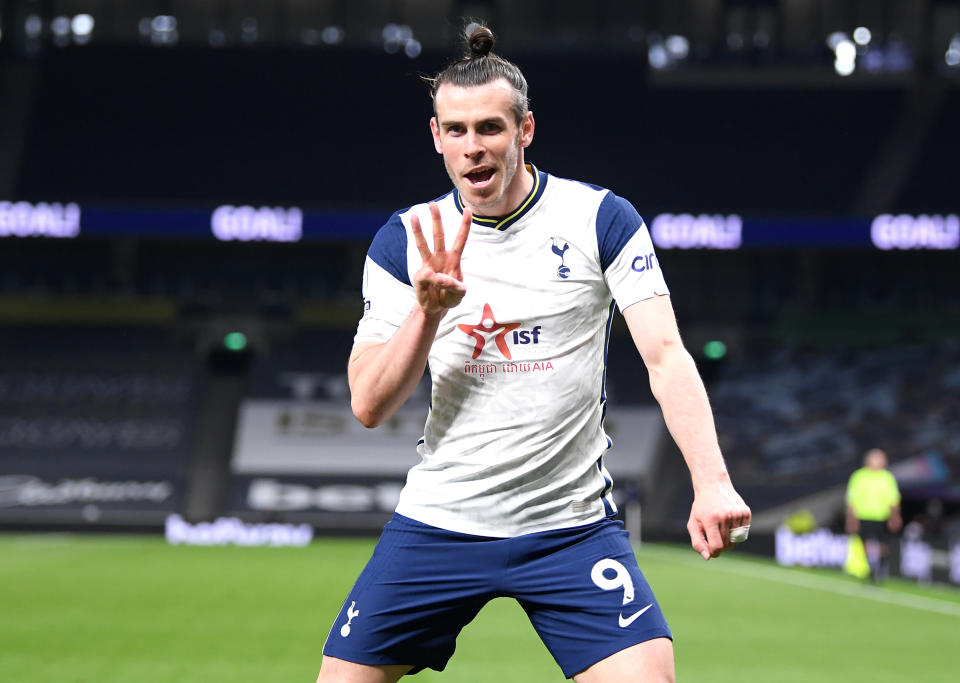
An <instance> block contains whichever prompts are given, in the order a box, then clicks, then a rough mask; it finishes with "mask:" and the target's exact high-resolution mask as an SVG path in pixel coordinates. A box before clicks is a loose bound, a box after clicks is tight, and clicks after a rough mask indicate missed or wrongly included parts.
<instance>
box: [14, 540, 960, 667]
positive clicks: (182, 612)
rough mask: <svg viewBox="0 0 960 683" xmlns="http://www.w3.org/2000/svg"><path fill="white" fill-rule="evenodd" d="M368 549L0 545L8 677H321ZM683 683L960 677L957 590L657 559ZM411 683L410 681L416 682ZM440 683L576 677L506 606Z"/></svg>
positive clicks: (650, 573)
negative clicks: (331, 634) (331, 636)
mask: <svg viewBox="0 0 960 683" xmlns="http://www.w3.org/2000/svg"><path fill="white" fill-rule="evenodd" d="M372 543H373V542H372V541H371V540H359V539H351V540H332V539H320V540H317V541H315V542H314V543H313V544H311V545H310V546H309V547H307V548H302V549H272V548H259V549H258V548H235V547H219V548H196V547H180V546H178V547H171V546H168V545H166V544H165V543H164V542H163V541H162V539H160V538H159V537H147V536H144V537H133V536H67V535H46V536H41V535H0V681H3V682H4V683H20V682H24V683H46V682H48V681H49V682H51V683H52V682H56V683H73V682H81V681H82V682H89V683H110V682H114V681H116V682H121V681H122V682H124V683H127V682H130V681H151V682H153V683H156V682H162V681H171V682H173V681H176V682H177V683H188V682H192V681H196V682H198V683H200V682H202V683H211V682H219V681H224V682H229V683H241V682H244V681H251V682H253V681H257V682H258V683H264V682H269V683H274V682H286V681H307V682H311V681H314V680H315V678H316V673H317V669H318V667H319V664H320V656H321V655H320V649H321V647H322V645H323V641H324V638H325V637H326V634H327V630H328V629H329V627H330V624H331V622H332V620H333V618H334V616H335V615H336V613H337V611H338V610H339V608H340V606H341V603H342V601H343V599H344V597H345V595H346V592H347V590H348V589H349V587H350V586H351V584H352V582H353V580H354V578H355V577H356V575H357V574H358V573H359V571H360V569H361V567H362V566H363V564H364V562H365V561H366V560H367V558H368V557H369V555H370V552H371V548H372ZM638 555H639V558H640V565H641V567H642V568H643V570H644V573H645V574H646V575H647V577H648V579H649V580H650V582H651V583H652V584H653V587H654V590H655V591H656V593H657V596H658V597H659V599H660V602H661V603H662V605H663V607H664V610H665V612H666V614H667V618H668V619H669V621H670V624H671V626H672V627H673V630H674V635H675V637H676V641H675V648H676V657H677V674H678V680H680V681H709V682H710V683H723V682H725V681H730V682H731V683H733V682H736V683H752V682H755V681H756V682H764V683H770V682H781V681H782V682H793V681H796V682H798V683H799V682H801V681H803V682H804V683H807V682H809V681H817V682H818V683H832V682H837V683H841V682H842V683H850V682H851V681H854V682H855V681H865V682H867V681H869V682H870V683H884V682H886V681H889V682H891V683H893V682H894V681H896V682H898V683H900V682H902V681H911V682H920V683H922V682H925V681H931V682H932V681H955V680H960V678H958V677H960V658H958V648H960V590H956V589H951V588H947V587H943V588H937V587H931V588H920V587H916V586H913V585H911V584H907V583H905V582H901V581H890V582H888V583H887V584H886V585H885V586H884V587H883V588H880V589H875V588H871V587H868V586H861V585H859V584H858V583H856V582H853V581H847V580H845V579H843V578H842V577H841V576H840V575H838V574H837V573H835V572H827V571H809V570H808V571H804V570H793V569H783V568H779V567H776V566H775V565H773V564H772V563H771V562H769V561H765V560H762V559H750V558H748V557H747V556H746V555H744V554H740V555H739V556H736V555H734V556H732V557H729V558H728V557H723V558H720V559H719V560H712V561H710V562H709V563H707V562H703V561H702V560H701V559H700V558H699V557H698V556H697V555H696V554H695V553H693V551H691V550H689V549H684V550H681V549H677V548H670V547H662V546H644V547H643V548H641V549H640V551H639V553H638ZM405 680H406V679H405ZM410 680H412V681H420V682H421V683H424V682H430V681H451V682H454V681H456V682H464V683H473V682H484V683H512V682H517V683H538V682H540V681H560V680H563V677H562V675H561V674H560V671H559V669H558V668H557V667H556V665H555V664H554V663H553V660H552V659H551V658H550V657H549V655H548V654H547V652H546V650H545V648H544V647H543V646H542V645H541V643H540V641H539V640H538V639H537V636H536V634H535V633H534V631H533V629H532V628H531V626H530V625H529V623H528V622H527V620H526V617H525V616H524V614H523V612H522V611H521V610H520V608H519V607H518V606H517V605H516V604H515V603H513V602H512V601H508V600H502V599H501V600H495V601H494V602H492V603H490V604H489V605H488V606H487V607H486V608H485V609H484V610H483V611H482V612H481V613H480V616H479V617H478V618H477V620H476V621H474V622H473V623H472V624H471V625H470V626H468V627H467V629H466V630H465V631H464V632H463V634H462V635H461V637H460V640H459V644H458V648H457V654H456V655H454V658H453V660H452V661H451V663H450V664H449V666H448V667H447V670H446V671H445V672H444V673H442V674H440V673H437V672H433V671H428V672H424V673H421V674H419V675H418V676H416V677H412V678H410Z"/></svg>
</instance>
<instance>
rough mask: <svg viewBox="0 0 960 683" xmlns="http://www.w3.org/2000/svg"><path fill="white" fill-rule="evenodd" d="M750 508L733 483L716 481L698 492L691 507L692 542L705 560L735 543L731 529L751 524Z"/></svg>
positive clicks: (689, 526) (688, 528) (689, 523)
mask: <svg viewBox="0 0 960 683" xmlns="http://www.w3.org/2000/svg"><path fill="white" fill-rule="evenodd" d="M750 519H751V513H750V508H749V507H747V504H746V503H744V502H743V498H741V497H740V494H739V493H737V492H736V491H735V490H734V488H733V485H732V484H729V483H725V484H715V485H713V486H711V487H709V488H707V489H704V490H702V491H700V492H699V493H697V494H696V495H695V496H694V499H693V507H692V508H691V509H690V519H689V520H688V521H687V531H688V532H690V544H691V545H692V546H693V549H694V550H696V551H697V552H698V553H700V555H701V556H702V557H703V559H705V560H709V559H710V558H711V557H717V556H718V555H719V554H720V553H722V552H723V551H724V550H729V549H730V548H732V547H733V546H734V544H733V543H731V542H730V530H731V529H735V528H736V527H739V526H748V525H749V524H750Z"/></svg>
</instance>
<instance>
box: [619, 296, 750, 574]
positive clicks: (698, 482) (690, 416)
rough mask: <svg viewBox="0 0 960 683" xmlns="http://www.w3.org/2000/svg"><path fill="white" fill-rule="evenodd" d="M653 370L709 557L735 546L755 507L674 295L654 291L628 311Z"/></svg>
mask: <svg viewBox="0 0 960 683" xmlns="http://www.w3.org/2000/svg"><path fill="white" fill-rule="evenodd" d="M623 316H624V318H626V321H627V326H628V327H629V328H630V334H631V336H632V337H633V341H634V343H635V344H636V346H637V350H638V351H639V352H640V355H641V356H642V358H643V362H644V364H645V365H646V367H647V371H648V372H649V373H650V388H651V389H652V391H653V395H654V397H655V398H656V399H657V402H658V403H659V404H660V408H661V410H662V411H663V418H664V421H665V422H666V424H667V428H668V429H669V430H670V434H671V436H673V439H674V441H676V443H677V446H678V447H679V448H680V451H681V452H682V453H683V457H684V460H685V461H686V463H687V467H688V468H689V470H690V477H691V480H692V482H693V491H694V502H693V508H692V509H691V511H690V519H689V520H688V522H687V531H688V532H689V533H690V540H691V544H692V546H693V548H694V550H696V551H697V552H699V553H700V554H701V555H702V556H703V557H704V559H709V558H710V557H716V556H717V555H719V554H720V553H721V552H722V551H723V550H725V549H727V548H730V547H731V545H732V544H731V543H730V529H732V528H735V527H739V526H746V525H748V524H750V508H748V507H747V505H746V504H745V503H744V502H743V499H742V498H741V497H740V495H739V494H738V493H737V492H736V491H735V490H734V488H733V484H732V483H731V481H730V476H729V474H728V473H727V467H726V464H725V463H724V461H723V455H722V454H721V453H720V445H719V443H718V442H717V431H716V427H715V426H714V421H713V412H712V411H711V409H710V402H709V400H708V398H707V392H706V389H705V388H704V385H703V380H702V379H701V378H700V373H699V372H698V371H697V366H696V364H695V363H694V361H693V358H692V357H691V356H690V354H689V353H688V352H687V350H686V349H685V348H684V346H683V342H682V341H681V339H680V332H679V330H678V329H677V322H676V318H675V316H674V313H673V306H672V305H671V303H670V297H669V296H654V297H652V298H650V299H645V300H643V301H640V302H637V303H635V304H633V305H631V306H628V307H627V308H626V310H624V311H623Z"/></svg>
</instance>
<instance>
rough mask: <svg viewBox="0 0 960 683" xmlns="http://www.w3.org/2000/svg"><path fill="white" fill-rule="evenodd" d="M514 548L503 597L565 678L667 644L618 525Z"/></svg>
mask: <svg viewBox="0 0 960 683" xmlns="http://www.w3.org/2000/svg"><path fill="white" fill-rule="evenodd" d="M514 542H515V547H514V548H513V552H512V553H511V568H510V570H509V572H510V576H509V582H508V583H509V586H510V589H509V591H508V592H509V594H511V595H513V596H514V597H516V598H517V600H518V601H519V602H520V604H521V606H522V607H523V609H524V610H525V611H526V613H527V615H528V616H529V618H530V621H531V623H532V624H533V626H534V628H535V629H536V630H537V633H538V635H539V636H540V638H541V640H543V642H544V644H545V645H546V646H547V649H549V650H550V653H551V654H552V655H553V658H554V659H555V660H556V662H557V664H558V665H559V666H560V668H561V669H562V670H563V673H564V675H565V676H567V677H571V676H573V675H575V674H578V673H580V672H583V671H585V670H588V669H589V668H590V667H592V666H593V665H595V664H597V663H599V662H600V661H601V660H605V659H607V658H609V657H611V656H612V655H614V654H616V653H619V652H621V651H623V650H627V649H629V648H633V647H634V646H636V645H638V644H639V643H644V642H646V641H651V640H655V639H661V640H664V639H665V640H666V642H668V643H669V642H670V641H669V639H670V638H671V637H672V634H671V632H670V628H669V626H668V625H667V623H666V620H665V618H664V616H663V612H662V611H661V609H660V605H659V604H658V603H657V600H656V598H655V597H654V595H653V591H652V590H651V588H650V586H649V584H648V583H647V580H646V579H645V578H644V576H643V573H642V572H641V571H640V567H639V566H638V565H637V558H636V555H635V554H634V551H633V548H632V546H631V545H630V541H629V537H628V536H627V533H626V532H625V531H624V530H623V525H622V524H621V523H620V522H617V521H613V520H604V521H602V522H599V523H596V524H589V525H586V526H584V527H578V528H573V529H565V530H558V531H556V532H545V533H543V534H531V535H530V536H529V537H522V538H518V539H514ZM661 647H662V646H661ZM641 651H645V648H641ZM671 651H672V650H671ZM671 661H672V660H671Z"/></svg>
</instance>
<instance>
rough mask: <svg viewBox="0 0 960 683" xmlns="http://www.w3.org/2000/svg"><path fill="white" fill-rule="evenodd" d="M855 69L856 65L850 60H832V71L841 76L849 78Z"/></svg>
mask: <svg viewBox="0 0 960 683" xmlns="http://www.w3.org/2000/svg"><path fill="white" fill-rule="evenodd" d="M856 68H857V63H856V62H854V61H853V60H852V59H851V60H849V61H844V60H842V59H835V60H833V69H834V71H836V72H837V73H838V74H839V75H841V76H849V75H850V74H852V73H853V72H854V71H855V70H856Z"/></svg>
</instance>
